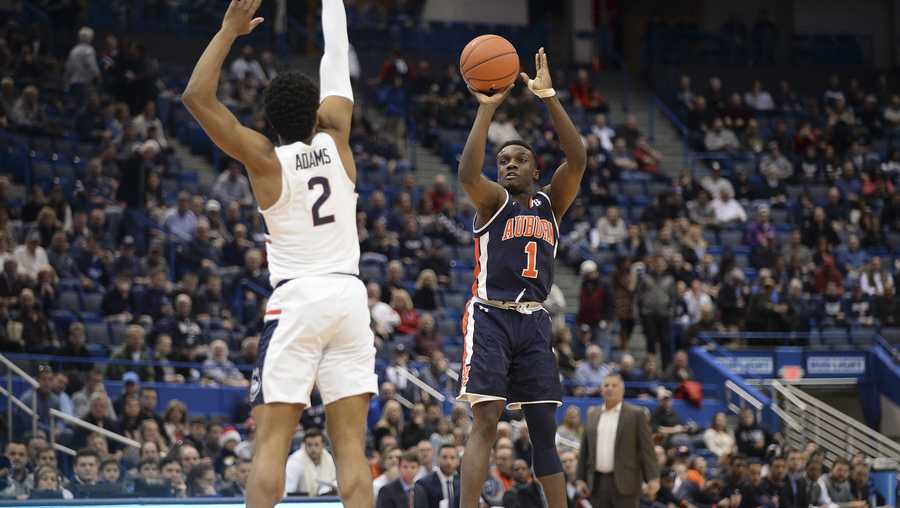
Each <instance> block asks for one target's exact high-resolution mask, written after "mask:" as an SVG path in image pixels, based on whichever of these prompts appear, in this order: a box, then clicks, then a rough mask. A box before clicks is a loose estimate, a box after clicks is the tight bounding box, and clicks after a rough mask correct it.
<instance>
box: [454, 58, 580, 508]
mask: <svg viewBox="0 0 900 508" xmlns="http://www.w3.org/2000/svg"><path fill="white" fill-rule="evenodd" d="M534 63H535V67H536V75H535V78H534V79H529V77H528V76H527V75H526V74H525V73H522V74H521V78H522V81H524V82H525V83H526V85H527V86H528V89H529V90H530V91H531V92H532V93H534V94H535V95H536V96H537V97H539V98H540V99H541V100H542V101H543V102H544V104H545V105H546V106H547V109H548V110H549V112H550V119H551V121H552V122H553V126H554V128H555V129H556V131H557V134H558V136H559V140H560V144H561V145H562V149H563V151H564V152H565V155H566V161H565V162H563V163H562V165H560V166H559V168H557V170H556V172H555V173H554V174H553V179H552V181H551V183H550V185H549V186H547V187H544V188H542V189H536V183H537V181H538V179H539V173H538V168H537V164H536V161H535V153H534V150H532V149H531V147H530V146H529V145H528V144H527V143H525V142H524V141H519V140H516V141H508V142H506V143H504V144H503V145H502V146H500V148H499V150H498V152H497V168H498V169H499V172H498V182H493V181H491V180H488V179H487V178H486V177H485V176H484V175H483V174H482V172H481V168H482V167H483V166H484V152H485V142H486V140H487V133H488V127H489V126H490V123H491V119H492V118H493V116H494V113H495V112H496V111H497V108H498V107H499V106H500V104H501V103H502V102H503V100H504V99H505V98H506V97H507V95H509V92H510V90H511V89H512V88H513V86H514V84H513V85H510V86H509V87H508V88H506V89H505V90H502V91H500V92H497V93H495V94H493V95H485V94H483V93H480V92H477V91H475V90H471V91H472V94H473V95H475V97H476V98H477V99H478V103H479V106H478V114H477V115H476V117H475V123H474V125H473V126H472V131H471V132H470V133H469V138H468V140H467V141H466V146H465V148H464V149H463V153H462V157H461V159H460V162H459V180H460V182H461V183H462V186H463V188H464V189H465V191H466V194H468V195H469V199H471V200H472V203H473V204H474V206H475V208H476V216H475V222H474V224H473V227H474V229H473V233H474V236H475V283H474V284H473V286H472V292H473V297H472V299H471V300H469V303H468V304H467V308H466V312H465V314H464V317H463V332H464V334H465V348H464V352H463V372H462V381H461V388H460V395H459V397H458V399H459V400H465V401H468V402H469V403H470V404H471V405H472V412H473V414H474V418H475V421H474V424H473V426H472V432H471V434H470V435H469V441H468V443H466V453H465V454H464V455H463V462H462V485H461V488H462V494H461V507H462V508H477V507H478V505H479V503H478V501H479V495H480V493H481V488H482V485H483V484H484V480H485V478H486V476H487V471H488V459H489V457H490V453H491V448H492V447H493V445H494V440H495V438H496V433H497V421H498V420H499V419H500V416H501V415H502V413H503V408H504V406H506V407H508V408H510V409H523V410H524V412H525V419H526V421H527V423H528V432H529V436H530V437H531V442H532V450H533V452H532V453H533V457H532V464H533V467H534V471H535V475H536V476H537V477H538V480H539V481H540V482H541V485H542V486H543V488H544V493H545V494H546V497H547V501H548V504H549V506H550V507H551V508H564V507H565V506H566V488H565V480H564V478H563V472H562V466H561V464H560V461H559V456H558V455H557V452H556V443H555V437H556V408H557V407H558V406H559V405H560V404H562V386H561V385H560V381H559V371H558V369H557V364H556V358H555V357H554V356H553V351H552V350H551V327H550V315H549V313H548V312H547V311H546V310H545V309H544V307H543V305H542V304H541V302H543V301H544V300H545V299H546V298H547V294H548V293H549V292H550V286H551V285H552V284H553V268H554V260H555V257H556V250H557V243H558V238H559V227H558V221H559V220H560V219H562V217H563V215H564V214H565V213H566V210H568V209H569V206H570V205H571V204H572V201H574V200H575V197H576V195H577V194H578V190H579V188H580V187H581V177H582V175H583V174H584V168H585V161H586V158H587V154H586V152H585V147H584V143H583V142H582V140H581V136H580V135H579V134H578V130H577V129H576V128H575V126H574V125H573V124H572V121H571V120H570V119H569V116H568V115H567V114H566V112H565V110H564V109H563V106H562V104H560V102H559V99H558V98H557V97H556V91H555V90H554V89H553V84H552V83H551V80H550V67H549V66H548V64H547V55H546V54H545V53H544V49H543V48H541V49H540V51H538V53H537V54H536V55H535V57H534Z"/></svg>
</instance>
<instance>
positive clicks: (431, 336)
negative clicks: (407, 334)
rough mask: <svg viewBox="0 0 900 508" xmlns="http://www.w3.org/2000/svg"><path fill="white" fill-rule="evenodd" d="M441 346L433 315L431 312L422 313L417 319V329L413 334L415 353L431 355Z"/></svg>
mask: <svg viewBox="0 0 900 508" xmlns="http://www.w3.org/2000/svg"><path fill="white" fill-rule="evenodd" d="M440 348H441V337H440V335H439V334H438V329H437V325H436V324H435V322H434V316H432V315H431V314H423V315H422V318H421V319H420V320H419V329H418V330H417V331H416V336H415V350H416V354H419V355H423V356H431V355H432V354H434V353H435V352H437V351H440Z"/></svg>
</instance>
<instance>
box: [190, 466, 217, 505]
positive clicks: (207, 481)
mask: <svg viewBox="0 0 900 508" xmlns="http://www.w3.org/2000/svg"><path fill="white" fill-rule="evenodd" d="M187 485H188V496H190V497H219V494H218V493H217V492H216V472H215V471H214V470H213V468H212V466H210V465H208V464H202V463H201V464H197V465H196V466H194V467H193V468H192V469H191V472H190V473H188V478H187Z"/></svg>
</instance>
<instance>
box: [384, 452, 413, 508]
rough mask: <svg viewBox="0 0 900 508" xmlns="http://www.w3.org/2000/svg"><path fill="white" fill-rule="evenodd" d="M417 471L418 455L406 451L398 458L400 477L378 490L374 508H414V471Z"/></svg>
mask: <svg viewBox="0 0 900 508" xmlns="http://www.w3.org/2000/svg"><path fill="white" fill-rule="evenodd" d="M417 472H419V456H418V455H417V454H416V452H414V451H413V452H406V453H404V454H403V456H402V457H401V458H400V477H399V478H397V479H396V480H394V481H392V482H391V483H388V484H387V485H385V486H384V487H382V489H381V490H379V491H378V500H377V501H375V508H414V507H415V506H416V500H415V491H416V488H415V487H416V484H415V478H416V473H417Z"/></svg>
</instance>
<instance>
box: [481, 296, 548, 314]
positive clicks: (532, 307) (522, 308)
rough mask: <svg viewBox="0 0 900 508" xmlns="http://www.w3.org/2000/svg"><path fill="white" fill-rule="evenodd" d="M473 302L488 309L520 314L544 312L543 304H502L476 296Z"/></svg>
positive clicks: (501, 302) (498, 301) (500, 301)
mask: <svg viewBox="0 0 900 508" xmlns="http://www.w3.org/2000/svg"><path fill="white" fill-rule="evenodd" d="M475 301H476V302H478V303H481V304H484V305H487V306H489V307H496V308H498V309H505V310H514V311H516V312H519V313H521V314H531V313H533V312H537V311H539V310H544V304H542V303H541V302H504V301H502V300H488V299H485V298H480V297H477V296H476V297H475Z"/></svg>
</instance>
